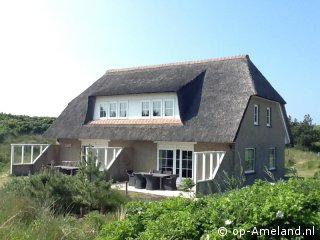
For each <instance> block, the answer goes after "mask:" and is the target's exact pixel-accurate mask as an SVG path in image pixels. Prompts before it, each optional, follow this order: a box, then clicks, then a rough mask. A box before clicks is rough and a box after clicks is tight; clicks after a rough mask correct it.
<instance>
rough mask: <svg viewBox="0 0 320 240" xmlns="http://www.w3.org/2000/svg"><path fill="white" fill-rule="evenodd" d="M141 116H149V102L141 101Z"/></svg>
mask: <svg viewBox="0 0 320 240" xmlns="http://www.w3.org/2000/svg"><path fill="white" fill-rule="evenodd" d="M141 117H150V102H149V101H143V102H141Z"/></svg>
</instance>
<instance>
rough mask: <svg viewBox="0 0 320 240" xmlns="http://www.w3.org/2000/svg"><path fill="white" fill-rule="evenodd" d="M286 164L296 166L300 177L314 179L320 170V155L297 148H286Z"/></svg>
mask: <svg viewBox="0 0 320 240" xmlns="http://www.w3.org/2000/svg"><path fill="white" fill-rule="evenodd" d="M285 161H286V162H285V163H286V166H287V167H290V166H294V167H295V168H296V170H297V174H298V176H299V177H313V176H314V174H315V172H316V171H319V170H320V154H319V153H313V152H310V151H303V150H300V149H297V148H286V150H285Z"/></svg>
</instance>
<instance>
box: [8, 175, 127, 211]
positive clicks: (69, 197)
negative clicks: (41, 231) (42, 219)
mask: <svg viewBox="0 0 320 240" xmlns="http://www.w3.org/2000/svg"><path fill="white" fill-rule="evenodd" d="M96 174H97V175H96V177H95V178H94V179H92V180H91V181H89V180H88V178H87V175H85V174H84V173H83V172H81V171H80V173H79V174H77V175H76V176H69V175H66V174H63V173H61V172H59V171H57V170H55V169H43V170H42V171H41V172H39V173H38V174H35V175H30V176H28V177H13V178H12V179H11V181H9V182H8V183H7V184H6V185H5V186H4V189H3V191H4V192H6V193H14V194H16V195H17V196H21V197H22V196H27V197H29V198H31V199H33V200H34V201H36V202H38V203H39V204H40V206H50V208H51V209H52V210H53V211H54V212H55V213H63V214H65V213H69V212H73V213H77V214H78V213H80V215H81V216H83V215H84V214H85V213H86V212H89V211H90V210H95V209H97V210H100V211H102V212H105V211H108V210H113V209H115V208H117V207H119V206H120V205H121V204H123V203H124V202H125V200H126V199H125V198H124V197H123V196H122V195H119V194H117V192H115V191H114V190H112V189H111V188H110V186H111V183H110V181H107V180H106V179H105V176H104V174H103V173H96Z"/></svg>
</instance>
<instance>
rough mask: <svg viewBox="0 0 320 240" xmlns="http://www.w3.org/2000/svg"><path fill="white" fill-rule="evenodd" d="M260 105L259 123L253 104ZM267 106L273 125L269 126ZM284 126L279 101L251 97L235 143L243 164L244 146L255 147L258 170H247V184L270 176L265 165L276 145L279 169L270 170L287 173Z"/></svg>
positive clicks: (236, 153)
mask: <svg viewBox="0 0 320 240" xmlns="http://www.w3.org/2000/svg"><path fill="white" fill-rule="evenodd" d="M254 104H258V105H259V125H258V126H255V125H254V124H253V107H254ZM267 107H271V109H272V110H271V111H272V114H271V119H272V121H271V127H267V126H266V111H267ZM285 134H286V133H285V128H284V124H283V121H282V118H281V114H280V108H279V105H278V104H277V103H275V102H273V101H268V100H264V99H261V98H258V97H252V98H251V100H250V102H249V105H248V108H247V111H246V113H245V115H244V118H243V121H242V125H241V127H240V130H239V132H238V137H237V139H236V144H235V155H236V163H237V164H238V166H240V163H241V164H242V166H244V152H245V148H255V149H256V165H255V173H252V174H246V175H245V176H246V179H247V184H252V183H253V182H254V180H255V179H257V178H259V179H268V176H267V175H266V173H265V166H268V152H269V148H270V147H275V148H276V170H273V171H271V172H272V174H273V175H274V177H275V178H277V179H279V178H282V177H283V176H284V150H285Z"/></svg>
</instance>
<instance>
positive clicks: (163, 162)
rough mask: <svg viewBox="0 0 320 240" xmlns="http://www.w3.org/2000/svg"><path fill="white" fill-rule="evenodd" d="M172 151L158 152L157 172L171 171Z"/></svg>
mask: <svg viewBox="0 0 320 240" xmlns="http://www.w3.org/2000/svg"><path fill="white" fill-rule="evenodd" d="M173 151H174V150H159V170H162V171H171V172H172V170H173Z"/></svg>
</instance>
